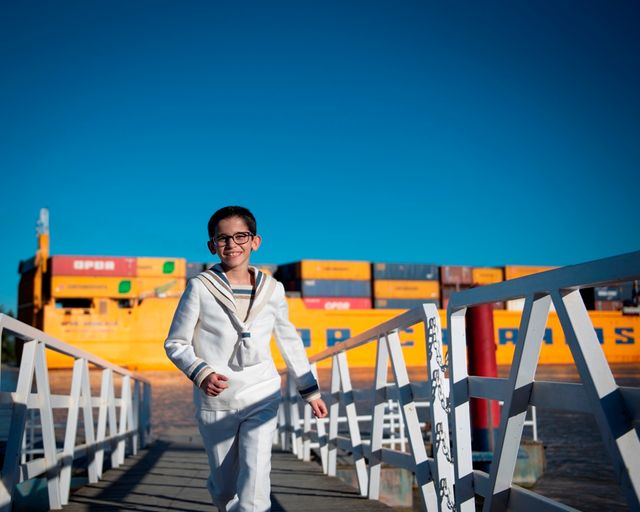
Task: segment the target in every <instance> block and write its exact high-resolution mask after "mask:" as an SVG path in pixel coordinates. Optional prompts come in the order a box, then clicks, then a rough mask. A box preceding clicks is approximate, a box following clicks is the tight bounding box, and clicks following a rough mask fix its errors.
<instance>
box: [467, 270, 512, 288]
mask: <svg viewBox="0 0 640 512" xmlns="http://www.w3.org/2000/svg"><path fill="white" fill-rule="evenodd" d="M471 279H472V281H473V283H474V284H492V283H499V282H500V281H502V280H504V277H503V271H502V269H501V268H491V267H477V268H473V269H471Z"/></svg>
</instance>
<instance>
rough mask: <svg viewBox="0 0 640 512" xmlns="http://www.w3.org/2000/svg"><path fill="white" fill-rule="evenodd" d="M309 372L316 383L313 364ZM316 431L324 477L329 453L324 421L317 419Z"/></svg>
mask: <svg viewBox="0 0 640 512" xmlns="http://www.w3.org/2000/svg"><path fill="white" fill-rule="evenodd" d="M311 372H312V373H313V376H314V377H315V378H316V382H319V381H318V368H317V365H316V364H315V363H313V364H312V365H311ZM316 431H317V433H318V445H319V447H320V460H321V461H322V472H323V473H324V474H325V475H326V474H327V471H328V453H329V445H328V443H327V432H326V429H325V428H324V420H323V419H320V418H317V419H316Z"/></svg>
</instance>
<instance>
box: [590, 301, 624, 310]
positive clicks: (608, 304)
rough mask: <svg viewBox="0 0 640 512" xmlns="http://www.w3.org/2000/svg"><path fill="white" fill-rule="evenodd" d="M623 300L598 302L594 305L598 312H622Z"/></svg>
mask: <svg viewBox="0 0 640 512" xmlns="http://www.w3.org/2000/svg"><path fill="white" fill-rule="evenodd" d="M623 305H624V304H623V302H622V301H621V300H597V301H595V303H594V309H595V310H596V311H620V310H621V309H622V306H623Z"/></svg>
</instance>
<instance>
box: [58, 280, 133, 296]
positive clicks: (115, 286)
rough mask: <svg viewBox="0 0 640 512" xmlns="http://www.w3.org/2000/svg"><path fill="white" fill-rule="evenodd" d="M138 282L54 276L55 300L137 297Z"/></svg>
mask: <svg viewBox="0 0 640 512" xmlns="http://www.w3.org/2000/svg"><path fill="white" fill-rule="evenodd" d="M135 284H136V280H135V279H134V278H126V277H124V278H123V277H91V276H56V275H54V276H52V277H51V295H52V297H54V298H84V297H114V298H115V297H122V298H133V297H136V296H137V294H138V291H137V289H136V286H135Z"/></svg>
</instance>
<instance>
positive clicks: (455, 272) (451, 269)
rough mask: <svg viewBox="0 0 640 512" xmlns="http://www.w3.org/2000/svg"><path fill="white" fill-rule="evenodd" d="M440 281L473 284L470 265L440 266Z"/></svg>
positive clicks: (447, 283)
mask: <svg viewBox="0 0 640 512" xmlns="http://www.w3.org/2000/svg"><path fill="white" fill-rule="evenodd" d="M440 282H441V283H442V284H443V285H458V286H460V285H465V286H469V285H471V284H473V276H472V272H471V267H464V266H459V265H457V266H456V265H449V266H444V267H440Z"/></svg>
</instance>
